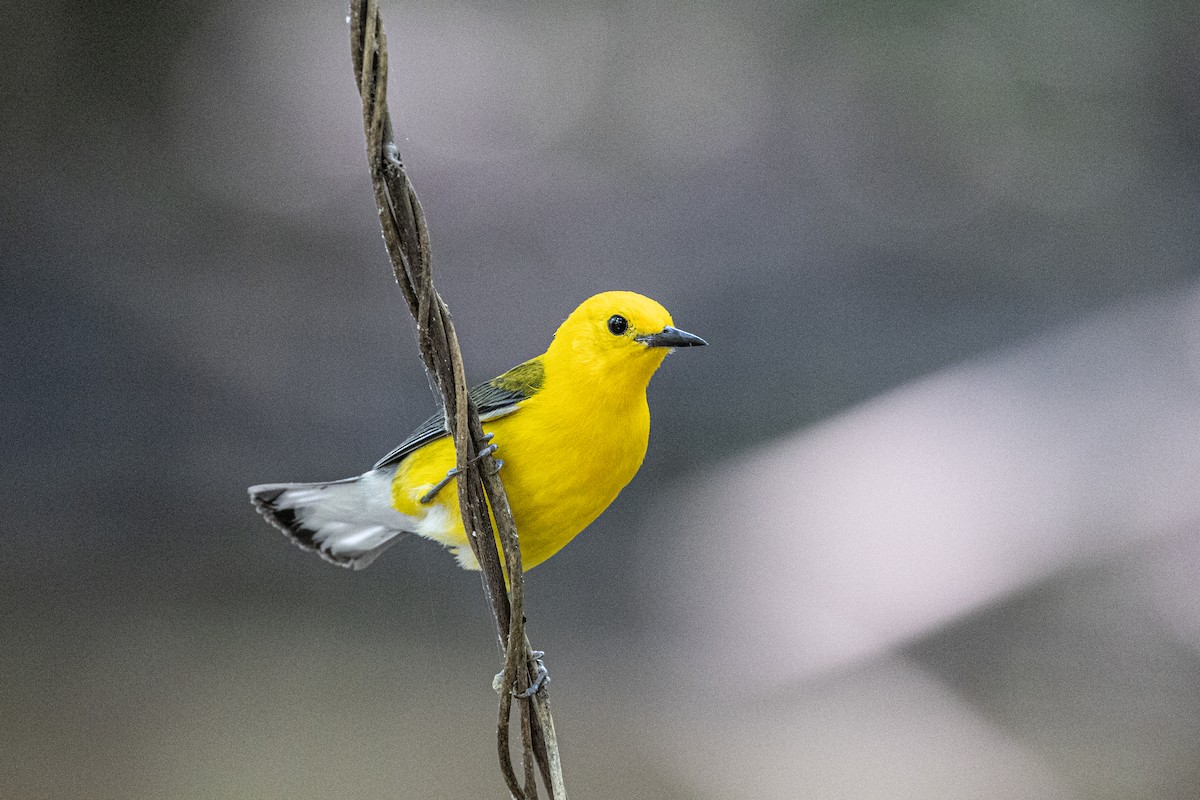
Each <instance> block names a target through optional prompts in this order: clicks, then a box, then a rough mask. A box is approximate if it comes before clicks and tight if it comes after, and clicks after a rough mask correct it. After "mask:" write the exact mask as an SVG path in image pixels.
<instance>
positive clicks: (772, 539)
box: [637, 293, 1200, 689]
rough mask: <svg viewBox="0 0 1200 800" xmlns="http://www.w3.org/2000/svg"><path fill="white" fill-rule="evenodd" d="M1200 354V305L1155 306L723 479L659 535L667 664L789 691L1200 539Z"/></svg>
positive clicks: (923, 389) (1034, 347) (703, 489)
mask: <svg viewBox="0 0 1200 800" xmlns="http://www.w3.org/2000/svg"><path fill="white" fill-rule="evenodd" d="M1197 343H1200V295H1197V294H1194V293H1193V294H1189V295H1187V296H1185V297H1179V296H1174V297H1159V298H1154V299H1150V300H1144V301H1141V302H1138V303H1136V304H1131V305H1127V306H1123V307H1120V308H1116V309H1111V310H1109V311H1107V312H1105V313H1101V314H1099V315H1097V316H1095V317H1093V318H1091V319H1090V320H1087V321H1085V322H1083V323H1081V324H1077V325H1074V326H1072V327H1070V328H1068V329H1067V330H1065V331H1062V332H1059V333H1056V334H1053V335H1049V336H1047V337H1045V338H1044V339H1041V340H1038V341H1035V342H1033V343H1031V344H1028V345H1026V346H1023V347H1020V348H1017V349H1016V350H1013V351H1009V352H1006V353H1002V354H999V355H995V356H991V357H984V358H980V359H978V360H976V361H974V362H971V363H967V364H964V365H961V366H958V367H955V368H952V369H948V370H946V371H944V372H942V373H939V374H936V375H933V376H931V377H929V378H927V379H924V380H920V381H917V382H915V383H913V384H910V385H908V386H905V387H902V388H900V389H897V390H895V391H893V392H890V393H888V394H886V395H883V396H881V397H879V398H876V399H874V400H872V401H870V402H868V403H866V404H864V405H862V406H860V407H858V408H855V409H853V410H851V411H848V412H846V413H844V414H842V415H840V416H838V417H835V418H833V419H830V420H828V421H826V422H824V423H822V424H820V425H818V426H816V427H814V428H811V429H808V430H805V431H802V432H800V433H798V434H796V435H793V436H790V437H787V438H786V439H783V440H781V441H779V442H777V443H776V444H774V445H772V446H769V447H767V448H764V449H761V450H758V451H756V452H751V453H749V454H747V455H745V456H743V457H740V458H738V459H736V460H734V461H731V462H727V463H722V464H720V465H718V466H717V467H716V468H714V469H712V470H711V471H710V472H709V473H708V474H707V475H704V476H701V477H699V478H698V479H697V480H696V481H695V482H694V483H693V484H692V485H691V486H689V487H688V488H685V489H682V490H680V493H679V494H677V495H675V496H673V497H670V498H669V499H667V500H665V501H664V503H663V505H662V507H661V508H660V509H659V510H658V511H657V512H656V513H655V514H654V515H653V517H654V518H653V519H652V520H650V521H649V523H648V525H647V529H648V530H652V531H654V535H653V543H654V546H653V547H646V548H645V552H644V553H642V554H640V555H641V557H640V558H639V559H637V561H638V563H639V564H641V565H643V568H644V569H645V570H646V572H645V575H646V578H645V579H644V580H642V581H641V585H643V586H645V587H647V591H649V592H653V593H656V596H653V597H651V598H649V600H650V603H649V607H656V608H659V609H661V614H660V617H659V619H658V620H657V621H656V624H657V625H659V626H660V627H659V628H656V634H657V635H656V636H655V638H654V642H655V644H653V645H651V648H652V650H653V649H657V648H659V647H661V655H662V656H663V657H664V658H665V659H666V660H667V661H668V662H674V661H676V660H679V659H682V660H684V661H683V662H682V663H687V664H688V669H687V670H686V674H687V676H688V677H689V678H691V677H693V676H694V677H695V678H696V679H697V680H698V682H700V683H708V682H712V683H713V684H722V685H729V684H731V683H736V684H738V685H740V686H742V687H743V688H746V689H755V688H757V689H767V688H770V687H772V686H776V685H778V684H780V683H782V682H786V681H792V680H796V679H799V678H803V677H806V676H810V675H812V674H813V673H816V672H819V671H824V670H828V669H831V668H834V667H837V666H842V665H846V664H848V663H850V662H853V661H856V660H860V659H862V658H865V657H867V656H869V655H872V654H877V653H879V652H881V651H883V650H885V649H886V648H888V647H890V646H893V645H896V644H898V643H902V642H904V641H907V640H909V639H911V638H913V637H915V636H919V635H921V634H923V633H926V632H928V631H930V630H932V629H935V628H937V627H938V626H940V625H943V624H945V623H947V622H949V621H951V620H953V619H955V618H957V617H959V616H961V615H963V614H965V613H967V612H970V611H971V610H973V609H977V608H979V607H981V606H984V605H986V604H988V603H992V602H995V601H997V600H999V599H1001V598H1002V597H1004V596H1005V595H1006V594H1008V593H1010V592H1012V591H1014V590H1017V589H1019V588H1021V587H1023V586H1028V585H1029V584H1031V583H1032V582H1036V581H1038V580H1040V579H1043V578H1045V577H1046V576H1048V575H1050V574H1051V573H1053V572H1055V571H1057V570H1061V569H1064V568H1066V567H1069V566H1071V565H1072V564H1076V563H1080V562H1083V561H1085V560H1091V559H1096V558H1098V557H1101V556H1103V555H1104V554H1107V553H1111V552H1113V551H1114V550H1116V549H1118V548H1122V547H1124V546H1127V545H1129V544H1131V543H1133V542H1137V541H1145V540H1148V539H1151V538H1154V537H1158V536H1163V535H1169V534H1175V533H1178V531H1179V530H1180V528H1181V527H1182V526H1183V525H1185V524H1187V523H1188V522H1191V521H1194V520H1197V519H1200V491H1198V489H1200V480H1198V478H1200V392H1198V391H1197V388H1198V387H1197V382H1196V376H1197V371H1196V369H1197V365H1198V364H1200V361H1198V357H1197ZM643 541H647V542H649V541H650V537H649V535H647V537H646V538H645V539H644V540H643ZM650 576H659V578H658V579H656V580H651V579H650ZM662 576H666V579H665V580H664V579H663V577H662ZM657 593H661V596H657ZM672 674H679V673H677V672H673V673H672Z"/></svg>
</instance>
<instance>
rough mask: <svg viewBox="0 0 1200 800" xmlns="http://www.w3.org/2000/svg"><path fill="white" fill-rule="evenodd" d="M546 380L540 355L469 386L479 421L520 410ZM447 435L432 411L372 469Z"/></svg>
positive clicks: (395, 460)
mask: <svg viewBox="0 0 1200 800" xmlns="http://www.w3.org/2000/svg"><path fill="white" fill-rule="evenodd" d="M545 380H546V368H545V367H544V366H543V364H542V361H541V359H540V358H534V359H531V360H529V361H526V362H525V363H524V364H520V365H518V366H516V367H513V368H512V369H510V370H509V371H508V372H506V373H504V374H503V375H501V376H500V377H498V378H492V379H491V380H490V381H488V382H487V383H481V384H479V385H478V386H476V387H475V388H473V389H471V391H470V395H471V400H472V401H474V403H475V408H476V410H478V411H479V418H480V419H481V420H489V419H496V418H497V417H503V416H507V415H508V414H511V413H513V412H514V411H516V410H517V409H519V408H520V407H521V403H522V402H524V401H525V400H528V399H529V398H531V397H533V396H534V395H535V394H537V393H538V391H540V390H541V388H542V384H543V383H545ZM447 435H449V431H447V430H446V421H445V419H444V418H443V417H442V415H441V414H434V415H433V416H432V417H430V418H429V419H427V420H425V422H424V423H422V424H421V426H420V427H419V428H417V429H416V430H415V431H413V432H412V433H411V434H409V436H408V438H407V439H405V440H404V441H403V442H401V443H400V444H399V445H398V446H397V447H396V449H394V450H392V452H390V453H388V454H387V455H386V456H384V457H383V458H381V459H379V462H378V463H377V464H376V465H375V467H374V469H384V468H385V467H391V466H395V465H396V464H399V463H400V462H401V461H403V460H404V459H405V457H407V456H408V455H409V454H410V453H412V452H414V451H416V450H420V449H421V448H422V447H424V446H425V445H427V444H429V443H430V442H432V441H436V440H438V439H440V438H442V437H443V436H447Z"/></svg>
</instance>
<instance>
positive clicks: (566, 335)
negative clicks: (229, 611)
mask: <svg viewBox="0 0 1200 800" xmlns="http://www.w3.org/2000/svg"><path fill="white" fill-rule="evenodd" d="M703 344H706V342H705V341H704V340H703V339H701V338H700V337H699V336H694V335H692V334H690V333H688V332H686V331H681V330H679V329H678V328H675V327H674V326H673V322H672V320H671V315H670V314H668V313H667V310H666V309H665V308H663V307H662V306H661V305H659V304H658V303H656V302H655V301H653V300H651V299H650V298H648V297H643V296H642V295H639V294H634V293H633V292H604V293H603V294H598V295H595V296H594V297H590V298H588V299H587V300H585V301H584V302H583V304H582V305H580V306H579V307H578V308H576V309H575V310H574V311H573V312H571V315H570V316H569V317H567V319H566V321H565V322H563V324H562V325H560V326H559V328H558V331H557V332H555V334H554V340H553V341H552V342H551V343H550V347H549V349H547V350H546V352H545V353H543V354H542V355H540V356H538V357H537V358H534V359H530V360H529V361H526V362H525V363H524V364H521V365H519V366H517V367H514V368H513V369H510V370H509V371H508V372H506V373H504V374H503V375H501V376H500V377H498V378H494V379H493V380H491V381H488V382H487V383H484V384H482V385H480V386H476V387H475V388H474V389H472V390H471V398H472V399H473V400H474V401H475V405H476V407H477V408H478V409H479V415H480V418H481V419H482V420H483V428H484V431H485V432H486V433H487V434H490V435H491V437H492V439H491V441H492V444H493V445H495V446H496V447H497V448H498V453H497V455H498V456H499V457H500V458H501V459H502V462H501V463H502V464H503V471H502V472H501V477H502V478H503V480H504V488H505V490H506V491H507V493H508V499H509V503H510V505H511V506H512V512H513V520H514V522H516V525H517V532H518V534H519V536H520V542H521V559H522V562H523V564H524V566H525V567H526V568H532V567H535V566H537V565H538V564H540V563H542V562H543V561H545V560H546V559H548V558H550V556H552V555H554V554H555V553H557V552H558V551H559V550H561V549H562V548H563V546H564V545H566V544H567V542H569V541H571V539H573V538H575V535H576V534H578V533H579V532H580V531H582V530H583V529H584V528H586V527H587V526H588V525H589V524H590V523H591V522H592V520H594V519H596V517H598V516H600V513H601V512H602V511H604V509H606V508H607V507H608V506H609V504H610V503H612V501H613V500H614V499H616V497H617V494H618V493H619V492H620V491H621V489H623V488H625V485H626V484H627V483H629V481H630V480H632V478H633V476H634V474H635V473H637V471H638V467H640V466H641V464H642V459H643V458H644V457H645V455H646V444H647V442H648V440H649V437H650V409H649V406H647V404H646V386H647V384H648V383H649V382H650V378H651V376H652V375H654V373H655V371H656V370H657V369H658V367H659V365H660V364H662V361H663V359H664V358H665V357H666V355H667V353H669V352H671V350H672V349H674V348H676V347H695V346H698V345H703ZM454 465H455V455H454V443H453V441H452V440H451V439H450V438H449V436H448V435H447V432H446V429H445V426H444V423H443V420H442V416H441V415H440V414H439V415H436V416H434V417H431V418H430V419H428V420H427V421H426V422H425V424H423V425H422V426H421V427H419V428H417V430H416V431H414V432H413V434H412V435H411V436H409V437H408V438H407V439H406V440H404V442H403V443H402V444H401V445H400V446H399V447H397V448H396V449H395V450H393V451H392V452H391V453H389V454H388V455H387V456H385V457H384V458H383V459H382V460H380V461H379V463H377V464H376V465H375V466H374V467H373V468H372V469H371V470H370V471H368V472H366V473H364V474H362V475H359V476H358V477H356V478H347V479H345V480H341V481H334V482H332V483H273V484H264V485H261V486H252V487H250V497H251V499H252V500H253V502H254V505H255V507H256V508H257V509H258V511H259V513H261V514H262V515H263V516H264V517H266V518H267V520H268V521H269V522H271V523H272V524H274V525H275V526H276V527H278V528H279V529H280V530H282V531H283V532H284V533H286V534H287V535H288V536H290V537H291V539H292V541H294V542H295V543H296V544H298V545H299V546H301V547H303V548H304V549H306V550H312V551H314V552H316V553H318V554H319V555H320V556H321V557H322V558H324V559H325V560H327V561H331V562H333V563H334V564H338V565H340V566H343V567H352V568H354V569H362V568H363V567H365V566H367V565H368V564H370V563H371V562H372V561H374V560H375V558H377V557H378V556H379V554H380V553H382V552H383V551H384V550H385V549H386V548H387V547H388V546H389V545H390V544H392V543H394V542H395V541H396V539H397V537H398V536H399V535H400V534H402V533H415V534H417V535H419V536H423V537H425V538H426V539H432V540H433V541H435V542H439V543H440V544H442V545H444V546H446V547H448V548H450V550H451V551H452V552H453V553H454V555H455V557H456V558H457V559H458V563H459V564H460V565H462V567H463V568H465V569H479V564H478V562H477V561H476V560H475V555H474V553H472V552H471V547H470V545H469V544H468V543H467V537H466V534H465V533H464V531H463V524H462V517H461V516H460V513H459V508H458V491H457V487H455V486H454V477H453V476H454Z"/></svg>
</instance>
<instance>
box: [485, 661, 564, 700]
mask: <svg viewBox="0 0 1200 800" xmlns="http://www.w3.org/2000/svg"><path fill="white" fill-rule="evenodd" d="M530 655H531V656H533V663H534V664H535V665H536V666H537V676H536V677H535V678H534V679H533V683H531V684H530V685H529V688H528V689H526V690H525V691H523V692H518V691H517V687H515V686H514V687H513V689H512V694H513V697H516V698H518V699H522V700H523V699H525V698H526V697H533V696H534V695H535V694H537V693H538V690H540V689H541V688H542V687H543V686H545V685H547V684H549V683H550V672H549V671H548V670H547V669H546V664H545V662H544V661H542V659H543V658H544V657H545V655H546V654H545V653H544V652H543V651H541V650H533V651H531V652H530ZM503 685H504V673H503V672H497V673H496V677H495V678H492V688H493V689H495V690H496V693H497V694H499V693H500V689H501V687H502V686H503Z"/></svg>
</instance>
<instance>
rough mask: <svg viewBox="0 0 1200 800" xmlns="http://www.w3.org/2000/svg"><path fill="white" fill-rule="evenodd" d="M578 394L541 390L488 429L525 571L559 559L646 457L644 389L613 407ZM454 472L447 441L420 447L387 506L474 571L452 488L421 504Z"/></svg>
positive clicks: (608, 400) (607, 399)
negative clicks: (552, 558)
mask: <svg viewBox="0 0 1200 800" xmlns="http://www.w3.org/2000/svg"><path fill="white" fill-rule="evenodd" d="M582 389H583V387H580V388H579V389H578V390H576V391H572V390H571V387H570V386H567V385H559V386H553V385H550V386H547V387H546V389H545V390H544V391H542V392H539V393H538V394H537V395H535V396H533V397H531V398H529V399H528V400H526V401H524V402H523V403H522V405H521V407H520V408H519V409H518V410H517V411H515V412H514V413H512V414H509V415H508V416H504V417H500V418H498V419H495V420H492V421H491V422H488V423H485V424H484V430H485V431H487V432H489V433H492V434H493V435H494V436H493V439H492V441H493V442H494V443H495V444H496V445H497V446H498V448H499V449H498V450H497V452H496V457H497V458H499V459H501V460H503V462H504V466H503V468H502V470H501V473H500V477H501V478H502V479H503V481H504V488H505V490H506V491H507V493H508V499H509V503H510V505H511V506H512V511H513V520H514V522H515V523H516V526H517V533H518V536H519V537H520V542H521V559H522V562H523V564H524V566H525V567H526V568H527V569H528V568H532V567H534V566H537V565H538V564H540V563H542V562H543V561H545V560H546V559H548V558H550V556H552V555H554V554H555V553H557V552H558V551H559V550H560V549H562V547H563V546H564V545H566V544H567V542H569V541H571V539H573V538H574V537H575V536H576V534H578V533H579V532H580V531H582V530H583V529H584V528H586V527H587V526H588V525H589V524H590V523H591V522H592V521H593V520H594V519H596V517H597V516H599V515H600V513H601V512H602V511H604V509H605V508H607V507H608V506H609V504H611V503H612V501H613V500H614V499H616V497H617V494H618V493H619V492H620V491H621V489H623V488H624V487H625V485H626V484H628V483H629V481H630V480H631V479H632V478H633V476H634V475H635V474H636V473H637V470H638V467H640V466H641V463H642V459H643V458H644V457H645V455H646V444H647V441H648V439H649V436H650V410H649V408H648V407H647V405H646V394H645V390H644V388H643V389H642V390H641V391H638V392H636V393H632V396H626V397H624V398H621V399H619V400H618V399H614V398H613V397H611V396H605V395H604V394H602V393H598V392H595V391H592V392H586V391H583V390H582ZM453 465H454V445H453V442H452V441H450V439H448V438H443V439H439V440H438V441H436V442H432V443H430V444H429V445H427V446H426V447H423V448H422V449H420V450H418V451H417V452H415V453H413V454H412V455H411V456H409V457H408V458H407V459H405V460H404V461H403V462H402V463H401V464H400V466H399V469H398V470H397V473H396V477H395V479H394V481H393V484H392V494H393V501H394V503H395V506H396V509H397V510H398V511H400V512H401V513H403V514H406V515H409V516H412V517H414V518H417V519H419V520H422V522H424V523H425V524H424V525H421V526H419V530H418V533H420V534H421V535H423V536H425V537H427V538H430V539H434V540H435V541H438V542H441V543H442V544H444V545H446V546H448V547H452V548H454V549H455V554H456V555H457V556H458V558H459V562H460V563H462V564H463V566H466V567H477V565H476V564H474V563H473V556H472V555H471V552H470V548H469V546H468V545H467V537H466V534H465V532H464V531H463V525H462V518H461V516H460V514H459V509H458V494H457V488H456V487H455V485H454V483H453V482H451V483H449V484H447V485H446V486H445V487H444V488H443V489H442V490H441V491H440V492H439V493H438V494H437V496H436V498H435V499H434V500H433V501H432V502H431V503H428V504H422V503H421V502H420V498H421V497H422V496H423V495H424V494H425V493H426V492H428V491H429V489H430V488H431V487H432V486H434V485H436V484H437V482H438V481H440V480H442V478H444V477H445V475H446V472H447V470H449V469H450V468H451V467H452V466H453Z"/></svg>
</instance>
